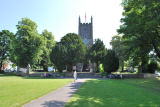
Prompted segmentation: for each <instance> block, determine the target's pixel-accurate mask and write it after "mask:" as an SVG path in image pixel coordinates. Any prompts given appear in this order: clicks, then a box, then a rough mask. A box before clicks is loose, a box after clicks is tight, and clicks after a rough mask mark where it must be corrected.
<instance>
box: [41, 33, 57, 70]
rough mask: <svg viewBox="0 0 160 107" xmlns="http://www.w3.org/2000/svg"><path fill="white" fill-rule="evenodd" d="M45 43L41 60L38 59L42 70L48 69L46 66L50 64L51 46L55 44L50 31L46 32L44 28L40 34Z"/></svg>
mask: <svg viewBox="0 0 160 107" xmlns="http://www.w3.org/2000/svg"><path fill="white" fill-rule="evenodd" d="M41 36H42V38H43V40H44V41H45V44H44V46H43V48H42V51H43V54H42V55H41V57H42V60H41V61H40V65H41V66H42V67H43V70H44V71H48V66H49V65H50V66H51V65H52V63H51V61H50V54H51V52H52V48H53V46H54V45H55V41H54V36H53V34H52V32H48V31H47V30H44V31H43V32H42V34H41Z"/></svg>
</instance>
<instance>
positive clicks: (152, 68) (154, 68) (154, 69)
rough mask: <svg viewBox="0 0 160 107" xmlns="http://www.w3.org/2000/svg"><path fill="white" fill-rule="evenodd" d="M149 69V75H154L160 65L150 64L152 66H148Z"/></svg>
mask: <svg viewBox="0 0 160 107" xmlns="http://www.w3.org/2000/svg"><path fill="white" fill-rule="evenodd" d="M147 67H148V69H147V71H148V72H149V73H154V72H155V71H156V70H157V69H158V65H157V63H156V62H153V61H152V62H150V64H149V65H148V66H147Z"/></svg>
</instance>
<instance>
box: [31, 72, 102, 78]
mask: <svg viewBox="0 0 160 107" xmlns="http://www.w3.org/2000/svg"><path fill="white" fill-rule="evenodd" d="M43 75H44V73H32V74H29V76H31V77H40V76H43ZM47 75H50V76H51V77H53V78H54V77H55V78H56V77H65V78H73V72H67V73H47ZM77 77H78V78H101V74H96V73H90V72H77Z"/></svg>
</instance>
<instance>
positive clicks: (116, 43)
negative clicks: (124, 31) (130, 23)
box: [110, 35, 128, 71]
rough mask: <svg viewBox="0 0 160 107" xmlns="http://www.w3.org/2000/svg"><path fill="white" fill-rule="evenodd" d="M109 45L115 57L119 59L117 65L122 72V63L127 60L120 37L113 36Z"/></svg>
mask: <svg viewBox="0 0 160 107" xmlns="http://www.w3.org/2000/svg"><path fill="white" fill-rule="evenodd" d="M110 45H111V46H112V50H114V51H115V53H116V55H117V57H118V58H119V64H120V66H121V68H122V71H123V70H124V61H125V60H127V57H128V56H127V54H126V53H127V51H128V49H127V50H126V47H125V45H124V44H123V39H122V36H119V35H115V36H113V37H112V40H111V42H110Z"/></svg>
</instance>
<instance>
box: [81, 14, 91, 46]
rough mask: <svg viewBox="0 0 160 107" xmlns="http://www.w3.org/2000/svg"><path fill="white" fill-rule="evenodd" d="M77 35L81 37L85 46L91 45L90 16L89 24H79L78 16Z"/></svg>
mask: <svg viewBox="0 0 160 107" xmlns="http://www.w3.org/2000/svg"><path fill="white" fill-rule="evenodd" d="M85 18H86V16H85ZM85 20H86V19H85ZM78 34H79V35H80V36H81V38H82V40H83V41H84V43H85V45H86V46H91V45H93V18H92V16H91V22H90V23H86V22H85V23H81V19H80V16H79V26H78Z"/></svg>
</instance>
